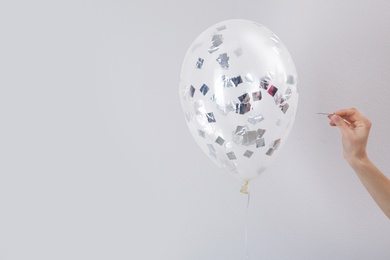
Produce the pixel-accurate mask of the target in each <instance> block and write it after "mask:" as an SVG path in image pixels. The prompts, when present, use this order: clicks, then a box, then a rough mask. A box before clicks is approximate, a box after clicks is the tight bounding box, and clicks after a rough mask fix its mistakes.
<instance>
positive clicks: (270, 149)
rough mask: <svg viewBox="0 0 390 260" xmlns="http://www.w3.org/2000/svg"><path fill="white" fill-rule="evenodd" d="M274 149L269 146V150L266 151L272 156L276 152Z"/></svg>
mask: <svg viewBox="0 0 390 260" xmlns="http://www.w3.org/2000/svg"><path fill="white" fill-rule="evenodd" d="M274 151H275V150H274V149H273V148H269V149H268V151H267V152H266V153H265V154H266V155H268V156H272V154H273V153H274Z"/></svg>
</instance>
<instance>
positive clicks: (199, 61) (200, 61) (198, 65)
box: [196, 58, 204, 69]
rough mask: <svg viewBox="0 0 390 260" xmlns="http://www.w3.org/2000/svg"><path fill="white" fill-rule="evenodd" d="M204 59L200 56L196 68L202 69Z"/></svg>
mask: <svg viewBox="0 0 390 260" xmlns="http://www.w3.org/2000/svg"><path fill="white" fill-rule="evenodd" d="M203 62H204V59H202V58H198V61H197V62H196V68H197V69H201V68H202V66H203Z"/></svg>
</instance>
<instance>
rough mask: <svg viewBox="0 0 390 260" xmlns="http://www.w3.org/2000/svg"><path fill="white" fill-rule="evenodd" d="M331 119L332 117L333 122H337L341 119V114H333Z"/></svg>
mask: <svg viewBox="0 0 390 260" xmlns="http://www.w3.org/2000/svg"><path fill="white" fill-rule="evenodd" d="M330 119H331V120H332V121H333V122H335V123H337V122H339V121H340V117H339V116H336V115H332V116H331V117H330Z"/></svg>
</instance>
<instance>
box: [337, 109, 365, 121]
mask: <svg viewBox="0 0 390 260" xmlns="http://www.w3.org/2000/svg"><path fill="white" fill-rule="evenodd" d="M333 114H335V115H338V116H340V117H342V118H344V119H346V120H348V121H349V122H355V121H359V120H363V119H365V117H364V116H363V115H362V114H361V113H360V112H359V111H358V110H357V109H356V108H349V109H341V110H338V111H336V112H334V113H333Z"/></svg>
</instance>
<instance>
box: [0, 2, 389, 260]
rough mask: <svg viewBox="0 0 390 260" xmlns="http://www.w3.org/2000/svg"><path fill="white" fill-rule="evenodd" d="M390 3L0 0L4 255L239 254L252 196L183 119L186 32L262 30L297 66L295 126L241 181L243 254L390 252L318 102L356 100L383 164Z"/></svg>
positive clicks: (384, 225)
mask: <svg viewBox="0 0 390 260" xmlns="http://www.w3.org/2000/svg"><path fill="white" fill-rule="evenodd" d="M389 13H390V2H389V1H379V0H373V1H274V0H273V1H260V0H258V1H244V0H241V1H233V0H223V1H222V0H218V1H210V0H209V1H205V0H197V1H186V2H185V1H179V0H177V1H157V0H154V1H144V0H142V1H141V0H139V1H138V0H137V1H134V0H131V1H92V0H91V1H85V0H83V1H6V0H3V1H1V2H0V259H1V260H21V259H29V260H30V259H39V260H46V259H47V260H49V259H50V260H51V259H56V260H57V259H153V260H154V259H175V260H176V259H178V260H181V259H188V260H198V259H201V260H209V259H210V260H215V259H223V260H230V259H232V260H237V259H245V232H244V230H245V228H244V227H245V208H246V196H244V195H242V194H241V193H239V189H240V183H238V182H237V181H236V180H235V179H233V178H232V177H231V176H230V175H228V174H227V172H225V171H224V170H222V169H219V168H217V167H216V166H215V165H214V164H213V163H212V162H211V161H210V160H209V159H208V158H207V156H206V155H204V154H203V153H202V152H201V150H200V149H199V148H198V146H197V145H196V143H195V142H194V141H193V140H192V137H191V135H190V133H189V131H188V129H187V126H186V123H185V120H184V117H183V114H182V110H181V106H180V100H179V93H178V88H179V87H178V84H179V75H180V69H181V63H182V60H183V58H184V55H185V53H186V51H187V48H188V47H189V46H190V44H191V43H192V41H193V40H194V39H195V38H196V37H197V36H198V35H199V34H200V33H201V32H202V31H203V30H205V29H206V28H208V27H209V26H211V25H213V24H215V23H217V22H220V21H223V20H227V19H233V18H241V19H248V20H253V21H256V22H258V23H261V24H263V25H265V26H266V27H268V28H269V29H271V30H272V31H273V32H274V33H275V34H276V35H278V36H279V37H280V39H281V40H282V42H283V43H284V44H285V45H286V47H287V48H288V50H289V51H290V53H291V55H292V57H293V59H294V61H295V64H296V67H297V70H298V75H299V91H300V104H299V109H298V113H297V118H296V121H295V125H294V128H293V130H292V132H291V135H290V138H289V140H288V141H287V143H286V145H285V146H284V147H283V150H282V151H281V152H280V153H279V156H278V158H277V160H276V163H275V164H274V165H273V166H272V167H270V168H269V169H268V170H267V171H266V172H265V173H264V174H263V175H262V176H260V178H258V179H257V180H256V181H255V182H254V183H252V185H251V190H252V196H251V203H250V206H249V219H248V225H249V255H250V259H332V260H334V259H389V258H390V246H389V241H390V221H389V219H388V218H387V217H386V216H385V215H384V214H383V213H382V212H381V211H380V210H379V208H378V207H377V206H376V204H375V203H374V202H373V200H372V199H371V197H370V196H369V195H368V193H367V192H366V190H365V189H364V187H363V186H362V185H361V183H360V182H359V180H358V178H357V177H356V175H355V173H354V172H353V171H352V170H351V169H350V168H349V167H348V165H347V164H346V162H345V161H344V160H343V158H342V147H341V142H340V133H339V131H338V129H336V128H331V127H330V126H329V125H328V119H327V118H326V117H323V116H319V115H317V114H316V113H317V112H333V111H335V110H337V109H339V108H344V107H357V108H359V109H360V110H361V111H362V112H363V113H364V114H365V115H366V116H367V117H369V118H370V119H371V120H372V122H373V128H372V131H371V136H370V140H369V147H368V150H369V155H370V157H371V159H372V161H374V163H375V164H376V165H377V166H378V167H379V168H380V169H381V170H382V171H383V172H384V173H385V174H386V175H387V176H390V163H389V154H390V145H389V144H390V141H389V133H390V119H389V112H390V111H389V109H390V106H389V102H388V100H389V97H390V85H389V80H390V27H389V25H390V15H389Z"/></svg>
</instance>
